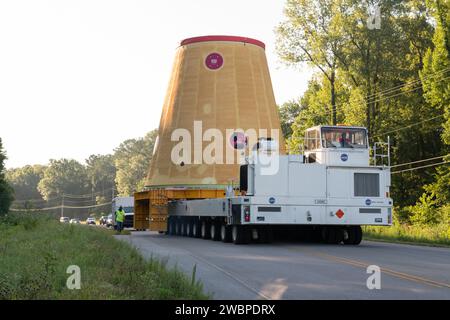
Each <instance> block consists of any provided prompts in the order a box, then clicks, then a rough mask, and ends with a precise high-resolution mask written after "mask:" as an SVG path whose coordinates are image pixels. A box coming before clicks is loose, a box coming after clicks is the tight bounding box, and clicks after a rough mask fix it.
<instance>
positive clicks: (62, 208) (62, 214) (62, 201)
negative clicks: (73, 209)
mask: <svg viewBox="0 0 450 320" xmlns="http://www.w3.org/2000/svg"><path fill="white" fill-rule="evenodd" d="M62 217H64V193H63V194H62V200H61V218H62Z"/></svg>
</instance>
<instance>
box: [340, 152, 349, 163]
mask: <svg viewBox="0 0 450 320" xmlns="http://www.w3.org/2000/svg"><path fill="white" fill-rule="evenodd" d="M341 160H342V161H344V162H345V161H347V160H348V154H346V153H343V154H341Z"/></svg>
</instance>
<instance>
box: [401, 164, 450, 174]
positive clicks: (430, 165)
mask: <svg viewBox="0 0 450 320" xmlns="http://www.w3.org/2000/svg"><path fill="white" fill-rule="evenodd" d="M448 163H450V161H444V162H438V163H433V164H429V165H426V166H420V167H415V168H410V169H405V170H399V171H394V172H392V174H396V173H402V172H407V171H414V170H418V169H423V168H429V167H435V166H440V165H443V164H448Z"/></svg>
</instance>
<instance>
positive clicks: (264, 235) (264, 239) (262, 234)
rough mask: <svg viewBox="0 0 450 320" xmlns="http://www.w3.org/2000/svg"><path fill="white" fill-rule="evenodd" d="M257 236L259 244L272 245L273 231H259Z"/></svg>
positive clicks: (267, 229)
mask: <svg viewBox="0 0 450 320" xmlns="http://www.w3.org/2000/svg"><path fill="white" fill-rule="evenodd" d="M258 236H259V242H260V243H272V241H273V231H272V229H270V228H261V229H259V230H258Z"/></svg>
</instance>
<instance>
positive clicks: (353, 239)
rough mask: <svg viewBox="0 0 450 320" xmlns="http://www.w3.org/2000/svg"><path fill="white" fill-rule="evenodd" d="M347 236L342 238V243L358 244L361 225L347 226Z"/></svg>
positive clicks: (360, 235) (360, 238) (360, 236)
mask: <svg viewBox="0 0 450 320" xmlns="http://www.w3.org/2000/svg"><path fill="white" fill-rule="evenodd" d="M345 231H347V237H345V238H344V243H345V244H349V245H358V244H360V243H361V240H362V229H361V226H351V227H347V228H346V230H345Z"/></svg>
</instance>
